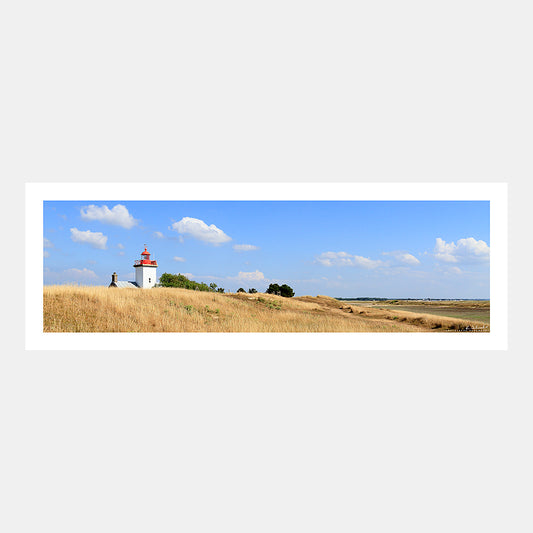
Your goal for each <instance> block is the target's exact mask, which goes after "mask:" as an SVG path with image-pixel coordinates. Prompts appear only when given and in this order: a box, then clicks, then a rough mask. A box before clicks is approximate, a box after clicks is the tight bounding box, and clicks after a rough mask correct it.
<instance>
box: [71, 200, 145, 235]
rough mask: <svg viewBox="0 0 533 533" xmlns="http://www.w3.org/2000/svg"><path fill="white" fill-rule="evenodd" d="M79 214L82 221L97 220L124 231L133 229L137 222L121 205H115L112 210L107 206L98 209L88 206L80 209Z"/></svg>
mask: <svg viewBox="0 0 533 533" xmlns="http://www.w3.org/2000/svg"><path fill="white" fill-rule="evenodd" d="M80 213H81V218H82V219H83V220H98V221H100V222H102V223H103V224H112V225H113V226H120V227H122V228H125V229H131V228H133V226H135V225H136V224H137V222H138V221H137V220H135V219H134V218H133V216H132V215H131V214H130V213H129V211H128V209H127V208H126V206H124V205H122V204H117V205H116V206H115V207H113V208H112V209H109V207H107V205H102V206H100V207H98V206H96V205H89V206H87V207H82V208H81V210H80Z"/></svg>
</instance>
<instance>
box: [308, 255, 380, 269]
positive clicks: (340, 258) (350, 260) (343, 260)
mask: <svg viewBox="0 0 533 533" xmlns="http://www.w3.org/2000/svg"><path fill="white" fill-rule="evenodd" d="M315 260H316V262H317V263H320V264H321V265H324V266H328V267H330V266H354V267H361V268H366V269H373V268H378V267H382V266H386V263H385V262H384V261H380V260H379V259H369V258H368V257H363V256H360V255H352V254H349V253H347V252H323V253H321V254H320V255H318V256H316V257H315Z"/></svg>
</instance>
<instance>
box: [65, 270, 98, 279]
mask: <svg viewBox="0 0 533 533" xmlns="http://www.w3.org/2000/svg"><path fill="white" fill-rule="evenodd" d="M63 274H64V275H65V276H66V277H67V278H69V279H96V278H97V277H98V276H97V275H96V272H94V271H93V270H89V269H88V268H81V269H80V268H67V270H64V271H63Z"/></svg>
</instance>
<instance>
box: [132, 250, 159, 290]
mask: <svg viewBox="0 0 533 533" xmlns="http://www.w3.org/2000/svg"><path fill="white" fill-rule="evenodd" d="M133 268H135V283H137V285H138V286H139V287H140V288H141V289H151V288H152V287H153V286H154V285H155V280H156V272H157V261H151V260H150V253H149V252H148V250H147V249H146V244H145V245H144V252H143V253H142V254H141V259H139V260H137V261H135V263H134V264H133Z"/></svg>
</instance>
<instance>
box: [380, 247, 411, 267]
mask: <svg viewBox="0 0 533 533" xmlns="http://www.w3.org/2000/svg"><path fill="white" fill-rule="evenodd" d="M383 255H387V256H390V257H392V258H394V259H395V260H396V261H398V262H399V263H403V264H404V265H419V264H420V261H419V260H418V259H417V258H416V257H415V256H414V255H412V254H410V253H408V252H403V251H401V250H396V251H394V252H383Z"/></svg>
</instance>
